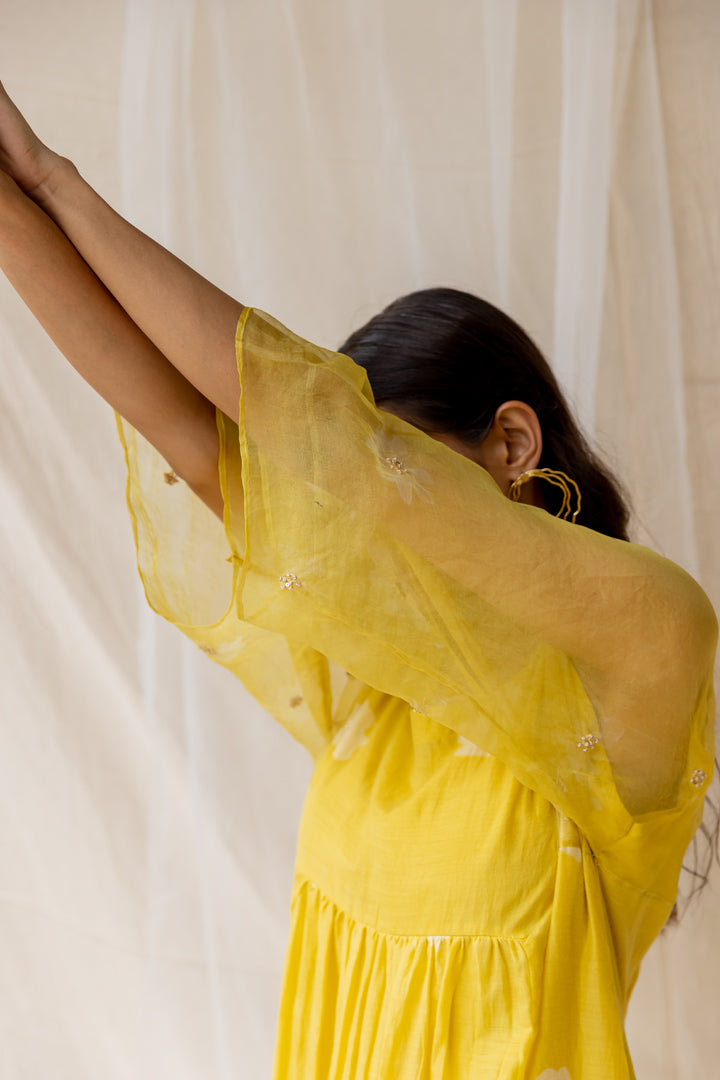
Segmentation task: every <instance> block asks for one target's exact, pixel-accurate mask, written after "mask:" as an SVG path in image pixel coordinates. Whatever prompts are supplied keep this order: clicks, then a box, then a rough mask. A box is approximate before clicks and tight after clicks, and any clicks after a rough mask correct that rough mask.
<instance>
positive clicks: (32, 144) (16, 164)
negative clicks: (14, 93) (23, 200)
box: [0, 83, 65, 202]
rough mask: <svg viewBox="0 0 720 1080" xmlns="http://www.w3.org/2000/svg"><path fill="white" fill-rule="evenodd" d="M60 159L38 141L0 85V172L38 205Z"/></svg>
mask: <svg viewBox="0 0 720 1080" xmlns="http://www.w3.org/2000/svg"><path fill="white" fill-rule="evenodd" d="M64 160H65V159H64V158H61V157H60V155H59V154H56V153H55V151H53V150H50V148H49V147H47V146H46V145H45V143H43V142H41V141H40V139H39V138H38V137H37V135H36V134H35V132H34V131H33V130H32V128H31V127H30V125H29V124H28V122H27V121H26V120H25V118H24V116H23V115H22V114H21V112H20V111H19V109H18V108H17V106H16V105H15V104H14V103H13V102H12V101H11V100H10V98H9V97H8V95H7V93H6V92H5V88H4V86H3V85H2V83H0V169H2V170H3V171H4V172H6V173H7V174H8V175H9V176H11V177H12V179H13V180H14V181H15V182H16V183H17V184H18V185H19V187H21V188H22V190H23V191H24V192H25V193H26V194H27V195H29V196H30V198H32V199H35V200H36V201H38V202H39V201H41V197H42V193H43V190H44V189H45V188H46V187H47V185H48V181H49V180H50V178H51V176H52V174H53V172H54V171H55V169H56V168H57V166H58V165H59V164H60V163H61V162H63V161H64Z"/></svg>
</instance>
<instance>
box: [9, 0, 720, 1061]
mask: <svg viewBox="0 0 720 1080" xmlns="http://www.w3.org/2000/svg"><path fill="white" fill-rule="evenodd" d="M718 55H720V10H719V9H718V7H717V5H716V4H715V3H714V2H713V0H685V2H683V3H680V2H679V0H654V2H653V0H476V2H475V3H473V4H467V3H463V2H461V0H447V3H445V4H443V5H440V4H437V3H429V2H428V0H412V2H411V0H342V2H339V3H337V4H327V3H321V2H319V0H262V2H261V0H254V2H253V0H234V2H233V0H203V2H202V3H200V2H199V0H198V2H193V0H108V2H106V3H104V4H102V5H92V4H87V3H82V2H81V0H66V2H65V3H63V4H62V5H51V4H48V3H46V2H44V0H23V2H22V3H21V2H20V0H9V2H7V3H5V4H4V5H3V9H2V12H0V65H1V67H0V77H1V78H2V79H3V81H4V82H5V84H6V86H7V88H8V90H9V92H10V93H11V94H12V95H13V96H14V97H15V98H16V100H17V101H18V103H19V104H20V105H21V107H22V108H23V109H24V110H25V111H26V112H27V114H28V116H29V118H30V120H31V122H33V123H34V125H35V127H36V129H37V130H38V132H39V134H40V135H41V137H43V138H44V139H45V140H46V141H48V142H49V143H51V144H52V145H53V146H55V147H56V148H57V149H59V150H60V151H61V152H63V153H64V154H66V155H67V156H69V157H71V158H72V159H73V160H74V161H75V162H76V163H77V164H78V166H79V168H80V170H81V172H83V174H84V175H85V176H86V178H87V179H88V180H89V181H90V182H91V183H92V184H93V185H94V186H96V187H97V188H98V189H99V190H100V191H101V192H102V193H103V194H104V195H105V196H106V197H107V198H108V200H109V201H110V202H112V203H113V204H114V205H115V206H116V207H117V208H118V209H119V210H121V212H123V213H124V214H125V215H126V216H127V217H129V218H130V219H131V220H132V221H133V222H134V223H135V224H137V225H139V226H140V227H141V228H142V229H144V230H145V231H146V232H148V233H150V234H151V235H153V236H154V237H156V238H157V239H159V240H160V241H161V242H162V243H164V244H165V245H166V246H168V247H170V248H171V249H172V250H173V251H175V252H176V253H177V254H178V255H180V257H182V258H184V259H185V260H186V261H188V262H190V263H191V264H192V265H193V266H195V267H196V268H197V269H198V270H200V272H201V273H204V274H205V275H206V276H207V277H209V278H211V279H212V280H213V281H215V282H216V283H217V284H219V285H220V286H221V287H222V288H224V289H225V290H226V291H227V292H229V293H231V294H232V295H234V296H237V297H238V298H239V299H240V300H241V301H243V302H245V303H248V304H252V305H254V306H257V307H260V308H263V309H265V310H268V311H270V312H271V313H273V314H274V315H276V316H277V317H278V318H280V319H281V320H282V321H283V322H284V323H286V324H287V325H288V326H289V327H291V328H292V329H293V330H295V331H297V332H299V333H300V334H302V335H304V336H306V337H308V338H310V339H311V340H315V341H317V342H318V343H320V344H323V345H328V346H333V345H337V344H338V343H339V342H340V341H342V340H343V339H344V338H345V337H346V336H347V333H348V332H349V330H350V329H353V328H354V327H356V326H357V325H359V324H360V323H361V322H363V321H364V320H365V319H367V318H368V317H369V316H370V315H371V314H373V313H375V311H377V310H378V309H379V308H380V307H381V306H383V305H384V304H385V303H387V302H389V301H390V300H391V299H394V298H395V297H396V296H398V295H400V294H402V293H404V292H409V291H411V290H413V289H416V288H421V287H425V286H430V285H452V286H455V287H457V288H464V289H468V290H470V291H472V292H475V293H477V294H479V295H481V296H483V297H485V298H486V299H488V300H490V301H491V302H493V303H496V304H498V305H499V306H501V307H502V308H504V309H505V310H507V311H508V312H509V313H510V314H512V315H513V316H514V317H515V318H516V319H517V320H518V321H519V322H520V323H521V325H523V326H524V327H525V328H526V329H527V330H528V332H529V333H530V334H531V336H533V337H534V338H535V340H536V341H537V342H538V344H539V345H540V347H541V348H542V349H543V351H544V352H545V354H546V355H547V356H548V358H549V359H550V361H551V363H552V365H553V368H554V370H555V372H556V374H557V375H558V377H559V379H560V381H561V383H562V385H563V386H564V387H565V389H566V391H567V393H568V396H569V398H570V400H571V402H572V404H573V406H574V408H575V411H576V413H577V415H578V416H579V418H580V420H581V422H582V424H583V426H584V428H585V430H586V432H587V433H588V434H589V435H590V436H592V437H593V438H594V439H595V440H596V441H597V443H598V445H599V447H600V448H601V450H602V451H603V453H604V455H605V456H606V458H607V460H608V461H609V462H610V463H611V465H612V467H613V468H614V469H615V471H616V473H617V474H618V476H619V477H620V479H621V480H622V481H623V483H624V484H625V485H626V487H627V489H628V491H629V492H630V495H631V499H632V502H633V506H634V511H635V513H634V518H633V538H634V539H636V540H639V541H640V542H643V543H647V544H649V545H650V546H652V547H654V548H656V549H657V550H659V551H661V552H662V553H663V554H665V555H668V556H669V557H671V558H673V559H674V560H676V561H677V562H679V563H681V564H682V565H684V566H685V567H686V568H687V569H688V570H690V572H691V573H693V574H694V575H695V576H696V577H698V579H699V580H700V581H701V583H702V584H703V586H704V587H705V589H706V590H707V592H708V593H709V595H710V597H711V599H713V601H714V602H715V605H716V607H720V547H719V546H718V545H717V543H716V541H715V537H716V535H717V531H718V527H720V518H719V516H718V510H717V507H718V505H720V468H718V465H717V461H718V459H719V458H720V366H719V365H718V361H717V341H718V340H720V304H718V300H717V293H718V285H719V284H720V213H719V207H718V196H717V178H718V176H719V175H720V171H719V169H718V166H720V128H718V125H717V111H718V106H719V104H720V69H719V68H718V66H717V63H716V61H717V57H718ZM168 318H172V312H168ZM0 369H1V371H2V380H1V382H0V419H1V424H0V521H1V525H0V598H1V603H0V638H1V642H2V649H0V718H1V720H2V726H1V727H0V731H1V732H2V752H1V753H0V851H1V852H2V860H1V862H0V875H1V877H0V957H2V959H1V960H0V1017H1V1018H2V1019H1V1020H0V1027H1V1035H0V1077H3V1078H4V1077H8V1078H10V1077H12V1078H13V1080H14V1078H22V1080H36V1078H37V1080H39V1078H40V1077H45V1076H47V1075H53V1076H55V1077H57V1078H58V1080H60V1078H63V1077H68V1078H70V1077H72V1078H73V1080H77V1078H78V1077H96V1076H103V1077H104V1078H106V1080H116V1078H117V1080H120V1078H130V1077H132V1078H133V1080H137V1078H138V1077H145V1076H147V1077H157V1076H172V1077H173V1080H190V1078H197V1077H203V1078H204V1080H210V1078H213V1080H230V1078H231V1077H232V1078H234V1077H238V1076H253V1077H264V1076H267V1077H269V1075H270V1070H271V1061H272V1048H273V1039H274V1025H275V1012H276V1008H277V1002H278V997H279V988H280V979H281V972H282V962H283V955H284V948H285V936H286V933H287V926H288V915H287V908H288V903H289V894H290V885H291V879H292V862H293V854H294V843H295V835H296V829H297V822H298V817H299V813H300V808H301V804H302V798H303V793H304V790H305V787H306V785H307V782H308V779H309V776H310V761H309V759H308V758H307V757H306V755H305V752H304V751H303V750H301V749H300V748H299V747H298V746H297V745H295V744H294V743H293V742H292V740H291V739H290V738H289V737H288V736H287V735H286V734H285V733H284V732H283V731H281V730H280V729H278V728H277V727H276V726H275V725H274V724H273V723H272V722H271V721H270V719H269V717H267V716H266V715H265V714H264V713H263V712H262V710H261V709H260V708H259V707H258V706H257V705H255V703H254V702H253V701H252V699H251V698H250V697H249V696H248V694H247V693H246V692H245V691H244V689H243V687H242V686H240V685H239V684H238V683H237V682H236V680H234V679H233V677H232V676H231V675H229V673H228V672H226V671H224V670H222V669H220V668H218V667H217V666H215V665H213V664H212V663H210V662H209V661H208V660H207V659H206V658H205V657H204V656H203V655H202V654H201V653H200V652H199V651H196V650H194V649H193V647H192V646H191V645H189V643H188V642H186V641H185V639H184V638H182V636H181V635H179V634H177V632H176V631H174V630H172V629H171V628H170V627H168V626H166V625H165V624H163V623H162V622H161V620H159V619H158V618H156V617H155V616H154V615H153V614H152V613H151V612H150V610H149V609H148V608H147V606H146V603H145V599H144V596H143V595H142V592H141V589H140V586H139V582H138V579H137V573H136V568H135V565H134V551H133V548H132V538H131V532H130V525H129V521H128V518H127V514H126V508H125V500H124V484H125V474H124V464H123V460H122V455H121V453H120V448H119V445H118V442H117V435H116V432H115V423H114V419H113V416H112V412H111V409H110V408H109V406H108V405H107V404H106V403H104V402H103V401H102V400H101V399H100V398H99V397H97V395H95V393H94V392H93V391H92V390H91V389H90V387H88V386H87V384H86V383H84V382H83V380H82V379H81V378H80V377H79V376H78V375H77V374H76V373H75V372H74V371H73V370H72V368H70V366H69V365H68V364H67V363H66V362H65V361H64V360H63V359H62V358H61V357H60V356H59V354H58V353H57V351H56V350H55V349H54V347H53V346H52V344H51V343H50V342H49V341H48V340H47V339H46V338H45V336H44V335H43V332H42V331H41V330H40V329H39V328H38V327H37V326H36V325H35V324H34V322H33V320H32V317H31V316H30V315H29V314H28V313H27V312H26V311H25V310H24V308H23V307H22V305H21V303H20V301H19V300H18V299H17V297H16V296H15V295H14V293H13V292H12V290H11V289H10V287H9V286H8V285H7V283H6V282H5V281H4V279H3V281H2V282H0ZM508 557H511V556H510V555H509V556H508ZM649 722H651V721H649ZM717 786H718V785H717V783H715V784H714V785H713V788H712V789H711V792H710V797H711V798H713V799H715V798H717ZM713 820H714V819H713V812H712V807H711V806H708V812H707V818H706V822H707V824H708V825H709V826H712V824H713ZM697 853H698V856H699V857H700V858H701V860H702V857H703V855H704V849H703V847H702V845H700V844H698V852H697ZM686 861H687V863H688V865H690V866H692V865H694V863H693V856H692V852H689V853H688V858H687V860H686ZM693 880H694V879H693V878H692V876H691V875H690V874H683V878H682V879H681V887H682V890H683V893H684V894H685V895H687V893H688V892H689V890H690V889H691V888H692V885H693ZM719 880H720V874H719V873H718V869H717V867H715V869H714V870H713V872H712V875H711V882H710V885H709V887H708V888H707V889H706V890H705V891H704V893H703V894H702V895H701V896H700V897H699V898H698V899H697V900H695V901H694V902H693V903H692V904H691V905H690V907H689V908H688V909H687V911H686V913H685V914H684V917H683V920H682V922H681V924H680V926H678V927H675V928H669V929H668V930H667V931H666V932H665V933H664V934H663V935H662V937H661V939H660V940H659V941H658V942H657V943H656V944H655V945H654V946H653V949H652V950H651V952H650V954H649V955H648V957H647V958H646V960H645V962H644V965H643V970H642V973H641V976H640V980H639V982H638V985H637V988H636V990H635V994H634V998H633V1001H632V1003H631V1007H630V1012H629V1016H628V1022H627V1029H628V1039H629V1043H630V1047H631V1051H632V1053H633V1057H634V1061H635V1065H636V1070H637V1075H638V1078H639V1080H691V1078H692V1080H696V1078H697V1077H709V1076H711V1075H714V1072H715V1071H716V1059H717V1054H718V1051H720V1040H719V1039H718V1034H717V1021H716V1017H715V1002H717V1000H718V998H719V996H720V918H719V916H718V911H719V908H718V895H717V883H718V881H719Z"/></svg>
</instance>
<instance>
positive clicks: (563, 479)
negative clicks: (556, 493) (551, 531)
mask: <svg viewBox="0 0 720 1080" xmlns="http://www.w3.org/2000/svg"><path fill="white" fill-rule="evenodd" d="M533 476H537V477H538V478H539V479H540V480H547V481H548V482H549V483H551V484H553V485H554V486H555V487H559V488H561V489H562V493H563V500H562V506H561V507H560V509H559V510H558V512H557V514H555V517H559V518H562V519H563V520H565V521H566V520H567V519H568V518H569V517H570V511H571V508H572V507H571V499H570V484H572V486H573V487H574V488H575V496H576V498H577V510H576V511H575V513H574V514H573V516H572V518H570V520H571V521H572V522H574V521H575V518H576V517H577V516H578V514H579V513H580V503H581V498H580V488H579V487H578V486H577V484H576V483H575V481H574V480H573V478H572V477H571V476H568V474H567V473H564V472H560V470H559V469H528V470H527V472H524V473H520V475H519V476H518V478H517V480H513V482H512V484H511V485H510V491H509V493H508V494H509V496H510V498H511V499H512V501H513V502H518V501H519V499H520V488H521V487H522V486H523V484H524V483H525V482H526V481H527V480H530V479H531V477H533Z"/></svg>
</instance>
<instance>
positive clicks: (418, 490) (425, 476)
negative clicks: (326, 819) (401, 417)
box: [367, 428, 434, 503]
mask: <svg viewBox="0 0 720 1080" xmlns="http://www.w3.org/2000/svg"><path fill="white" fill-rule="evenodd" d="M367 445H368V446H369V447H370V449H371V450H372V452H373V454H374V455H375V463H376V465H377V470H378V472H379V473H380V475H381V476H382V477H383V479H384V480H389V481H391V482H392V483H393V484H395V486H396V487H397V489H398V494H399V495H400V498H401V499H402V500H403V502H406V503H411V502H412V500H413V496H417V498H418V499H420V500H421V502H426V503H431V502H433V501H434V500H433V497H432V495H431V494H430V492H429V491H428V490H427V487H426V486H425V485H426V484H432V477H431V476H430V474H429V473H428V472H426V471H425V469H419V468H417V467H415V466H413V464H412V454H411V451H410V448H409V447H408V445H407V443H406V442H405V440H404V439H401V438H400V437H399V436H398V435H394V436H390V435H388V433H387V432H386V431H385V430H384V428H378V429H377V430H376V431H374V432H373V434H372V435H371V436H370V437H369V438H368V440H367Z"/></svg>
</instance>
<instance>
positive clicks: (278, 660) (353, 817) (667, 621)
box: [117, 309, 717, 1080]
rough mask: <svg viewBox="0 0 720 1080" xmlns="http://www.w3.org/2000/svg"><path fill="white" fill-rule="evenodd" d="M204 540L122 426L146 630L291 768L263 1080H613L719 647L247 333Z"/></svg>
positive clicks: (657, 561)
mask: <svg viewBox="0 0 720 1080" xmlns="http://www.w3.org/2000/svg"><path fill="white" fill-rule="evenodd" d="M237 357H238V370H239V374H240V381H241V387H242V393H241V400H240V405H239V414H238V417H237V422H236V420H235V419H230V418H228V417H227V416H225V415H224V414H223V413H222V412H220V410H217V423H218V431H219V437H220V457H219V471H220V481H221V486H222V491H223V495H224V499H225V518H224V528H223V524H221V523H220V521H219V520H218V519H217V518H216V517H215V515H213V514H212V513H211V512H210V511H209V510H208V509H207V508H206V507H205V506H204V504H203V503H201V501H200V500H199V499H198V498H197V497H196V496H195V495H193V493H192V492H191V491H190V490H189V489H188V488H187V486H186V485H185V484H183V483H176V482H174V480H175V478H174V476H173V474H172V472H171V471H170V470H169V468H168V466H167V464H166V463H165V462H164V461H163V460H162V458H161V457H160V455H159V454H158V453H157V452H156V451H155V450H154V449H153V448H152V447H151V446H150V445H149V444H148V443H147V442H146V441H145V440H144V439H142V438H141V437H140V436H139V435H138V434H137V433H136V432H135V431H134V430H133V429H132V428H131V427H130V426H129V425H128V424H127V423H125V422H124V421H123V420H122V419H121V418H120V417H119V416H118V417H117V420H118V428H119V432H120V436H121V439H122V442H123V445H124V447H125V452H126V459H127V465H128V489H127V495H128V505H129V508H130V513H131V519H132V523H133V528H134V533H135V540H136V544H137V551H138V566H139V570H140V574H141V576H142V579H143V583H144V587H145V591H146V595H147V598H148V601H149V603H150V605H151V606H152V608H153V609H154V610H155V611H156V612H158V613H159V614H161V615H162V616H164V617H165V618H166V619H169V620H170V621H171V622H173V623H174V624H175V625H176V626H178V628H179V629H180V630H181V631H182V632H183V633H185V634H186V635H188V637H190V638H191V639H192V640H193V641H195V642H196V643H197V644H198V646H199V647H200V648H201V649H202V650H203V651H204V652H205V653H206V654H207V655H208V656H209V657H210V658H212V660H214V661H215V662H217V663H219V664H222V665H223V666H225V667H227V668H229V669H230V670H231V671H233V672H234V673H235V674H236V675H237V676H238V677H239V678H240V679H241V680H242V681H243V682H244V683H245V685H246V686H247V687H248V689H249V690H250V691H251V692H252V693H253V694H254V695H255V696H256V697H257V698H258V700H259V701H260V702H261V703H262V704H263V706H264V707H265V708H266V709H267V710H268V711H269V712H270V713H271V714H273V715H274V716H275V717H276V718H277V719H278V721H279V722H280V723H281V724H283V725H284V726H285V727H286V728H287V730H288V731H289V732H290V733H291V734H292V735H293V736H294V737H295V738H296V739H298V740H300V741H301V742H302V743H303V744H304V745H305V746H306V747H307V749H308V751H309V752H310V753H311V754H312V756H313V759H314V762H315V767H314V773H313V777H312V781H311V784H310V788H309V791H308V794H307V799H306V802H305V806H304V810H303V815H302V821H301V825H300V834H299V843H298V852H297V862H296V872H295V881H294V887H293V891H292V898H291V932H290V941H289V946H288V952H287V959H286V966H285V974H284V981H283V990H282V1000H281V1006H280V1014H279V1021H278V1034H277V1045H276V1058H275V1070H274V1076H275V1078H276V1080H310V1078H313V1080H340V1078H342V1080H361V1078H362V1080H371V1078H372V1080H387V1078H389V1077H393V1078H394V1080H410V1078H412V1080H421V1078H428V1080H430V1078H431V1080H441V1078H442V1080H468V1078H472V1080H504V1078H508V1080H510V1078H513V1080H520V1078H527V1080H621V1078H629V1077H632V1076H633V1069H632V1064H631V1062H630V1058H629V1055H628V1051H627V1045H626V1042H625V1036H624V1028H623V1021H624V1017H625V1011H626V1007H627V1002H628V999H629V996H630V993H631V991H632V988H633V985H634V983H635V980H636V978H637V975H638V971H639V966H640V961H641V959H642V957H643V955H644V953H645V952H646V951H647V949H648V947H649V946H650V944H651V943H652V941H653V939H654V938H655V937H656V936H657V934H658V932H659V931H660V929H661V928H662V926H663V924H664V923H665V921H666V919H667V917H668V915H669V913H670V910H671V908H672V905H673V902H674V900H675V896H676V890H677V883H678V876H679V873H680V868H681V863H682V860H683V856H684V854H685V851H686V849H687V846H688V844H689V842H690V840H691V838H692V836H693V834H694V832H695V830H696V829H697V827H698V825H699V823H700V821H701V817H702V811H703V803H704V796H705V793H706V790H707V787H708V784H709V782H710V779H711V775H712V770H713V757H714V695H713V683H712V663H713V657H714V652H715V646H716V641H717V620H716V618H715V614H714V612H713V610H712V607H711V606H710V603H709V601H708V599H707V597H706V596H705V594H704V592H703V591H702V589H701V588H700V587H699V586H698V585H697V584H696V582H695V581H694V580H693V579H692V578H691V577H690V576H689V575H688V574H686V573H685V572H684V571H683V570H681V569H680V568H679V567H677V566H676V565H675V564H673V563H672V562H669V561H668V560H666V559H664V558H662V557H661V556H659V555H657V554H656V553H654V552H652V551H650V550H649V549H647V548H645V547H642V546H640V545H635V544H627V543H625V542H623V541H619V540H613V539H610V538H608V537H605V536H601V535H600V534H598V533H595V532H593V531H591V530H588V529H585V528H583V527H582V526H581V525H580V524H575V525H573V524H570V523H569V522H564V521H560V520H558V519H556V518H554V517H552V516H551V515H549V514H548V513H546V512H545V511H543V510H541V509H539V508H536V507H532V506H527V505H523V504H518V503H512V502H510V500H508V499H507V498H506V497H505V496H504V495H503V494H502V493H501V492H500V490H499V488H498V487H497V485H496V484H495V483H494V481H493V480H492V478H491V477H490V476H489V474H488V473H487V472H485V470H483V469H482V468H481V467H480V466H478V465H476V464H474V463H473V462H471V461H469V460H468V459H466V458H464V457H462V456H461V455H458V454H456V453H454V452H453V451H452V450H450V449H449V448H447V447H446V446H444V445H443V444H441V443H439V442H437V441H435V440H433V439H431V438H429V437H428V436H426V435H424V434H423V433H422V432H420V431H418V430H417V429H415V428H414V427H412V426H411V425H409V424H406V423H404V422H403V421H401V420H399V419H397V418H396V417H394V416H391V415H389V414H387V413H384V412H382V411H381V410H379V409H377V407H376V406H375V404H374V400H373V396H372V392H371V390H370V387H369V384H368V381H367V377H366V374H365V372H364V370H363V369H362V368H360V367H359V366H357V365H356V364H354V363H353V362H352V361H351V360H349V359H348V358H347V357H344V356H341V355H338V354H336V353H333V352H330V351H328V350H325V349H322V348H319V347H317V346H315V345H312V344H310V343H309V342H306V341H303V340H302V339H301V338H298V337H297V336H295V335H293V334H292V333H290V332H289V331H288V330H286V329H285V328H284V327H282V326H281V325H280V324H279V323H277V322H276V321H275V320H273V319H272V318H270V317H269V316H267V315H265V314H263V313H262V312H259V311H257V310H253V309H245V310H244V311H243V314H242V317H241V319H240V323H239V326H238V333H237Z"/></svg>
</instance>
